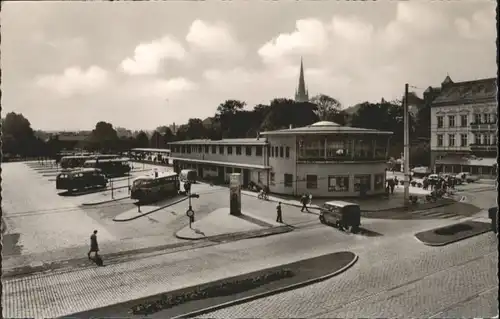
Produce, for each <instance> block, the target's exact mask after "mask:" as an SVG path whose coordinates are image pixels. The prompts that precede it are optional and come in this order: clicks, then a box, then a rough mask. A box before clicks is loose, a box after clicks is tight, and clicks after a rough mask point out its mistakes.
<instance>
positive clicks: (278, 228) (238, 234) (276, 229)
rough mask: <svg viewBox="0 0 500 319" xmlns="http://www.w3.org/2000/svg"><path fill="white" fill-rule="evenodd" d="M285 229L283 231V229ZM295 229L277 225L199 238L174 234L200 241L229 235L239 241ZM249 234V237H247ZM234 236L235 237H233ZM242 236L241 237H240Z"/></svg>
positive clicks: (218, 238) (185, 238)
mask: <svg viewBox="0 0 500 319" xmlns="http://www.w3.org/2000/svg"><path fill="white" fill-rule="evenodd" d="M269 230H273V231H271V232H270V233H266V231H269ZM282 230H283V231H282ZM293 230H294V227H293V226H286V225H283V226H276V227H269V228H264V229H260V230H258V231H255V230H253V231H243V232H236V233H227V234H221V235H214V236H205V237H199V238H189V237H184V236H179V235H177V233H178V232H176V233H175V234H174V236H175V237H176V238H178V239H182V240H190V241H198V240H221V239H224V238H226V237H229V238H227V239H230V240H231V241H237V240H241V239H248V238H258V237H267V236H272V235H278V234H283V233H288V232H291V231H293ZM251 232H254V234H250V235H249V233H251ZM247 235H249V236H248V237H246V236H247ZM231 237H233V238H231ZM240 237H241V238H240Z"/></svg>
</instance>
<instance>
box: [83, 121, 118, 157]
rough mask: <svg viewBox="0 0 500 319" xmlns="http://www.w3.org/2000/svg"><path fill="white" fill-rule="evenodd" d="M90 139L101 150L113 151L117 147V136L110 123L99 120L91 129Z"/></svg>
mask: <svg viewBox="0 0 500 319" xmlns="http://www.w3.org/2000/svg"><path fill="white" fill-rule="evenodd" d="M90 141H91V143H92V144H94V147H97V149H99V150H101V151H115V150H117V149H118V143H119V138H118V134H117V133H116V131H115V129H114V128H113V125H112V124H111V123H107V122H104V121H100V122H98V123H97V124H96V125H95V129H93V130H92V133H91V134H90Z"/></svg>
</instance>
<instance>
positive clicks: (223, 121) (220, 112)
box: [215, 100, 246, 138]
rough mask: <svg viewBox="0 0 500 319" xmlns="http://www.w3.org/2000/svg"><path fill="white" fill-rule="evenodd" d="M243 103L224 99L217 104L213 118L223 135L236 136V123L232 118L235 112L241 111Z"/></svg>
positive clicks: (227, 136) (226, 136)
mask: <svg viewBox="0 0 500 319" xmlns="http://www.w3.org/2000/svg"><path fill="white" fill-rule="evenodd" d="M245 105H246V103H245V102H243V101H238V100H226V101H225V102H224V103H221V104H219V106H218V107H217V113H216V114H215V119H216V120H217V121H218V122H219V124H220V127H221V133H222V136H223V137H225V138H230V137H237V135H238V134H237V132H238V128H237V127H238V124H237V123H235V122H234V120H235V118H236V114H237V113H239V112H241V111H242V110H243V108H244V107H245Z"/></svg>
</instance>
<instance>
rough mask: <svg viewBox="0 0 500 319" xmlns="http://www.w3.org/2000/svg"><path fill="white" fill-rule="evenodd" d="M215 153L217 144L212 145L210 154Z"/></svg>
mask: <svg viewBox="0 0 500 319" xmlns="http://www.w3.org/2000/svg"><path fill="white" fill-rule="evenodd" d="M215 153H217V146H215V145H212V154H215Z"/></svg>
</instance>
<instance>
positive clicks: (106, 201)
mask: <svg viewBox="0 0 500 319" xmlns="http://www.w3.org/2000/svg"><path fill="white" fill-rule="evenodd" d="M127 198H130V196H128V195H127V196H125V197H120V198H114V199H108V200H105V201H102V202H94V203H83V204H82V206H96V205H101V204H107V203H112V202H117V201H119V200H124V199H127Z"/></svg>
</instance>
